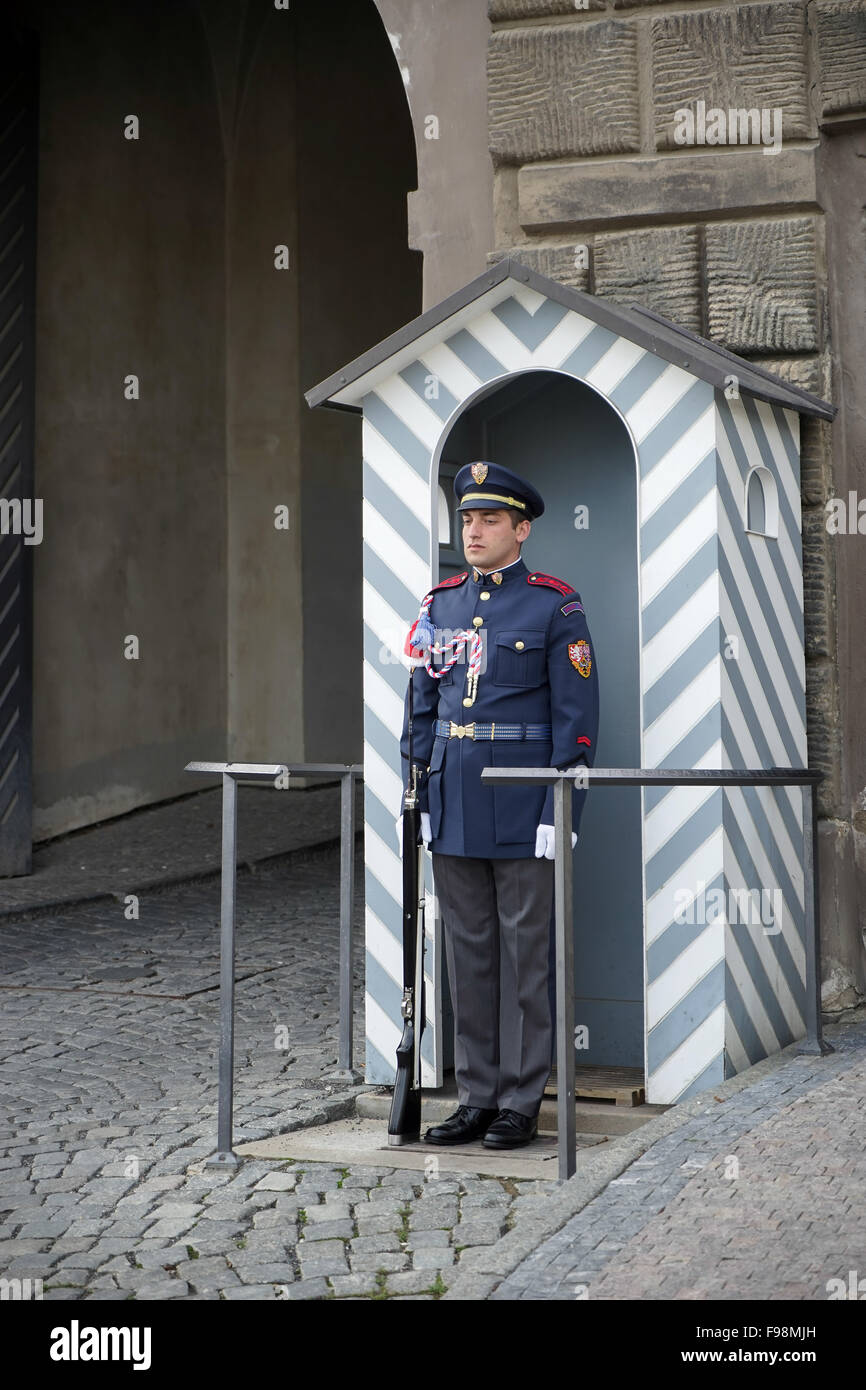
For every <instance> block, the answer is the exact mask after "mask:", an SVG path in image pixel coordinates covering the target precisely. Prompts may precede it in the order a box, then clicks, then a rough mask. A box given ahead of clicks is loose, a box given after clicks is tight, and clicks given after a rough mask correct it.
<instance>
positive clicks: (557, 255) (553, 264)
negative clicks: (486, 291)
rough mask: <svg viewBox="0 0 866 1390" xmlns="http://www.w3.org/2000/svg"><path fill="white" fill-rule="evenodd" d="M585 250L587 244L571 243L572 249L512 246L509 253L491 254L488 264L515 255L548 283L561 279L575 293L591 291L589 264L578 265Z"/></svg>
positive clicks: (517, 259) (586, 249)
mask: <svg viewBox="0 0 866 1390" xmlns="http://www.w3.org/2000/svg"><path fill="white" fill-rule="evenodd" d="M581 250H583V251H586V252H587V256H586V259H587V260H588V258H589V256H588V247H587V246H586V244H585V243H580V242H572V243H571V245H569V246H513V247H511V248H509V249H508V250H507V251H492V252H491V253H490V255H489V256H488V257H487V260H488V263H489V264H491V265H492V264H493V263H495V262H496V261H501V260H503V259H504V257H505V256H513V257H514V259H515V260H516V261H520V262H521V263H522V264H523V265H528V266H529V268H530V270H535V271H537V272H538V274H539V275H546V276H547V278H548V280H558V281H559V283H560V284H561V285H569V286H570V288H571V289H573V290H588V289H589V265H588V264H587V265H582V264H578V262H579V261H581V260H582V259H583V257H580V256H578V254H577V253H578V251H581Z"/></svg>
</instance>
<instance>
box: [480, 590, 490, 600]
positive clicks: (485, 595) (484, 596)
mask: <svg viewBox="0 0 866 1390" xmlns="http://www.w3.org/2000/svg"><path fill="white" fill-rule="evenodd" d="M478 597H479V598H489V597H490V595H489V594H488V592H487V590H486V589H485V591H484V593H483V594H479V595H478Z"/></svg>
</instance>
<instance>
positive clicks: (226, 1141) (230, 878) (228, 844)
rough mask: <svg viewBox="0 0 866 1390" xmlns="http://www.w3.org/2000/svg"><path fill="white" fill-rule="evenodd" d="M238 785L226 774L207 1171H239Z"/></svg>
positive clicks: (224, 774)
mask: <svg viewBox="0 0 866 1390" xmlns="http://www.w3.org/2000/svg"><path fill="white" fill-rule="evenodd" d="M237 830H238V816H237V783H236V782H235V779H234V777H233V776H232V774H231V773H230V772H223V825H222V879H221V887H220V1056H219V1119H218V1123H217V1152H216V1153H215V1154H214V1155H213V1156H212V1157H211V1158H209V1159H208V1160H207V1163H206V1164H205V1167H207V1168H237V1167H238V1166H239V1164H240V1161H241V1160H240V1159H239V1158H238V1156H237V1154H236V1153H234V1152H233V1151H232V1101H233V1097H232V1090H233V1084H234V1060H235V881H236V877H237Z"/></svg>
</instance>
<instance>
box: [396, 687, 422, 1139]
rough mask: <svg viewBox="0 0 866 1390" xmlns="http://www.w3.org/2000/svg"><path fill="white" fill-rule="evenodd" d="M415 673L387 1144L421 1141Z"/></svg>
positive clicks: (405, 809)
mask: <svg viewBox="0 0 866 1390" xmlns="http://www.w3.org/2000/svg"><path fill="white" fill-rule="evenodd" d="M413 674H414V671H413V670H410V672H409V750H408V751H409V779H408V786H407V789H406V792H405V793H404V796H403V1001H402V1003H401V1005H400V1012H401V1014H402V1015H403V1036H402V1037H401V1039H400V1043H399V1046H398V1048H397V1075H396V1078H395V1080H394V1094H393V1096H392V1098H391V1114H390V1117H389V1119H388V1143H389V1144H390V1145H398V1144H417V1142H418V1140H419V1139H420V1138H421V1035H422V1033H423V1031H424V1012H425V1011H424V899H423V896H421V810H420V806H419V799H418V769H417V767H416V766H415V764H414V762H413V761H412V717H413V699H412V696H413V686H412V676H413Z"/></svg>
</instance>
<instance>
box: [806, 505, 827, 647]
mask: <svg viewBox="0 0 866 1390" xmlns="http://www.w3.org/2000/svg"><path fill="white" fill-rule="evenodd" d="M825 520H826V513H825V512H824V509H823V507H807V508H805V510H804V512H803V620H804V625H805V633H806V657H807V659H809V660H815V659H816V658H817V657H821V656H830V652H831V646H830V631H831V615H832V610H833V565H832V555H831V553H830V546H829V542H830V541H832V539H833V538H832V537H831V536H828V534H827V528H826V525H825Z"/></svg>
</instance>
